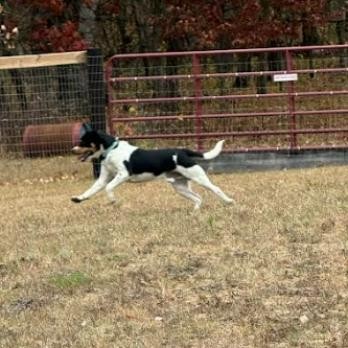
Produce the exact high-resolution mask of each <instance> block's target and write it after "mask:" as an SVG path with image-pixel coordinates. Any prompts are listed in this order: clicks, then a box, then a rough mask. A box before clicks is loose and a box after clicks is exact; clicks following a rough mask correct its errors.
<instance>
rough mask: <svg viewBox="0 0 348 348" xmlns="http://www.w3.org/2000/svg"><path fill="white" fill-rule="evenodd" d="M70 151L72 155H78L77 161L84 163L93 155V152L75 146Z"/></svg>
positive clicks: (90, 149) (86, 148)
mask: <svg viewBox="0 0 348 348" xmlns="http://www.w3.org/2000/svg"><path fill="white" fill-rule="evenodd" d="M71 151H72V153H73V154H74V155H79V157H78V159H79V160H80V161H81V162H85V161H86V160H87V159H88V157H90V156H92V155H93V154H94V150H93V149H92V148H88V147H80V146H75V147H73V148H72V150H71Z"/></svg>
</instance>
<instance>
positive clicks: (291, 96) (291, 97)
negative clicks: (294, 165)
mask: <svg viewBox="0 0 348 348" xmlns="http://www.w3.org/2000/svg"><path fill="white" fill-rule="evenodd" d="M285 60H286V71H287V73H290V72H291V71H292V70H293V61H292V54H291V52H290V51H289V50H286V51H285ZM287 87H288V110H289V132H290V149H291V150H294V149H295V148H296V147H297V134H296V133H295V131H296V128H297V119H296V113H295V108H296V106H295V84H294V81H288V82H287Z"/></svg>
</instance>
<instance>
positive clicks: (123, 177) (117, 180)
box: [105, 171, 129, 203]
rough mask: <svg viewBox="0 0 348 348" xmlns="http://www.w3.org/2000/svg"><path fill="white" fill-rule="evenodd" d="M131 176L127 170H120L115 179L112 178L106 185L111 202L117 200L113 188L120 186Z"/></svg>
mask: <svg viewBox="0 0 348 348" xmlns="http://www.w3.org/2000/svg"><path fill="white" fill-rule="evenodd" d="M128 178H129V175H128V173H127V172H124V171H120V172H119V173H118V174H117V175H116V176H115V178H114V179H112V180H111V181H110V182H109V183H108V184H107V185H106V188H105V190H106V194H107V195H108V197H109V199H110V201H111V203H114V202H115V201H116V199H115V196H114V193H113V190H114V189H115V188H116V187H117V186H118V185H121V184H122V183H123V182H125V181H127V180H128Z"/></svg>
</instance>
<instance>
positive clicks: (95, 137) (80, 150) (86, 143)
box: [72, 123, 115, 162]
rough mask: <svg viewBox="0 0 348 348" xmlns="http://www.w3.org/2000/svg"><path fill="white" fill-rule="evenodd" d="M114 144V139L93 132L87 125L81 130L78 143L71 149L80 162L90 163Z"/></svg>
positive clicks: (98, 132)
mask: <svg viewBox="0 0 348 348" xmlns="http://www.w3.org/2000/svg"><path fill="white" fill-rule="evenodd" d="M114 142H115V138H114V137H112V136H110V135H107V134H105V133H103V132H100V131H95V130H93V129H92V127H91V126H90V125H88V124H85V123H84V124H83V125H82V128H81V134H80V141H79V144H78V145H77V146H74V147H73V148H72V152H73V153H74V154H75V155H78V156H79V157H78V158H79V160H80V161H81V162H85V161H91V160H93V159H97V158H99V157H101V156H102V155H103V153H104V150H105V149H107V148H108V147H110V146H111V145H112V144H113V143H114Z"/></svg>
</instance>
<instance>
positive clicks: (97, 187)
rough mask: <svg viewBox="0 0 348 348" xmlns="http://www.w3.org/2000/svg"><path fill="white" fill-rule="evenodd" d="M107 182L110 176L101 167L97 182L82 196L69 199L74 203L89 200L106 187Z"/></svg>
mask: <svg viewBox="0 0 348 348" xmlns="http://www.w3.org/2000/svg"><path fill="white" fill-rule="evenodd" d="M109 181H110V174H109V172H108V171H107V170H106V169H105V168H104V166H103V165H102V167H101V171H100V175H99V178H98V180H97V181H96V182H95V183H94V184H93V185H92V186H91V187H90V188H89V189H88V190H87V191H85V192H84V193H83V194H82V195H79V196H74V197H72V198H71V200H72V201H73V202H74V203H80V202H82V201H85V200H86V199H89V198H90V197H92V196H93V195H95V194H96V193H98V192H99V191H101V190H102V189H103V188H104V187H105V186H106V185H107V183H108V182H109Z"/></svg>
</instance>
